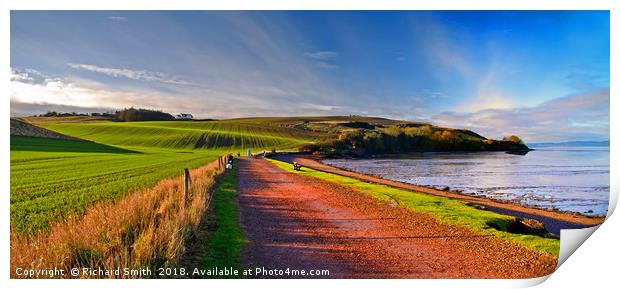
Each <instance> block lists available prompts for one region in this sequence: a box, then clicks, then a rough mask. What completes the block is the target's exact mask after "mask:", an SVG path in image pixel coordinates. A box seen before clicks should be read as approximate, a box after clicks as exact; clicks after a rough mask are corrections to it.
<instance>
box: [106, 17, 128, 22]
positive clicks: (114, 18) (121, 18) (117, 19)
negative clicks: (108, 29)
mask: <svg viewBox="0 0 620 289" xmlns="http://www.w3.org/2000/svg"><path fill="white" fill-rule="evenodd" d="M108 19H109V20H112V21H115V22H125V21H127V17H122V16H108Z"/></svg>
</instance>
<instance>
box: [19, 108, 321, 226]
mask: <svg viewBox="0 0 620 289" xmlns="http://www.w3.org/2000/svg"><path fill="white" fill-rule="evenodd" d="M35 121H39V123H38V124H39V125H40V126H42V127H45V128H47V129H51V130H54V131H57V132H60V133H63V134H66V135H70V136H74V137H79V138H82V139H85V140H89V141H91V142H84V141H69V140H55V139H47V138H32V137H18V136H11V184H10V186H11V194H10V195H11V196H10V199H11V226H12V227H13V229H14V230H15V231H17V232H20V233H26V232H32V233H34V232H36V231H38V230H41V229H44V230H45V229H47V228H48V227H49V221H53V220H61V219H63V218H65V217H67V216H69V215H81V214H83V213H84V211H85V209H86V208H87V207H88V206H89V205H91V204H92V203H94V202H98V201H112V200H114V199H116V198H119V197H122V196H124V195H125V194H126V193H127V192H130V191H132V190H135V189H140V188H145V187H149V186H152V185H154V184H156V183H157V181H158V180H160V179H163V178H168V177H173V176H177V175H180V174H181V172H182V170H183V168H194V167H198V166H200V165H202V164H205V163H208V162H210V161H212V160H215V159H216V158H217V157H218V156H219V155H222V154H225V153H229V152H231V153H236V152H240V153H244V152H245V150H246V149H247V148H252V149H253V151H255V152H256V151H262V150H264V149H271V148H276V149H278V150H281V149H293V148H295V147H297V146H299V145H300V144H303V143H308V142H312V141H314V140H315V139H316V138H317V137H318V135H317V134H313V133H311V132H308V131H303V130H299V129H295V128H290V127H286V126H277V125H272V126H269V125H265V124H263V123H260V122H256V123H254V122H252V121H242V120H238V121H234V120H233V121H209V122H179V121H171V122H131V123H122V122H110V121H90V120H88V119H86V120H80V121H71V122H59V121H53V120H50V119H47V118H36V119H34V120H32V122H35ZM35 123H36V122H35Z"/></svg>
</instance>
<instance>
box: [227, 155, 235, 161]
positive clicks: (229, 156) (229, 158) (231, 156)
mask: <svg viewBox="0 0 620 289" xmlns="http://www.w3.org/2000/svg"><path fill="white" fill-rule="evenodd" d="M227 158H228V159H227V162H228V163H232V161H233V159H234V157H233V154H232V153H230V154H228V156H227Z"/></svg>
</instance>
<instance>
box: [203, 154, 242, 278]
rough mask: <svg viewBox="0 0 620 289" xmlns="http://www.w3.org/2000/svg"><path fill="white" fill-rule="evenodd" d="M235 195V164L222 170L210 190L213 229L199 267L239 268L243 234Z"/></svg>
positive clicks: (240, 269)
mask: <svg viewBox="0 0 620 289" xmlns="http://www.w3.org/2000/svg"><path fill="white" fill-rule="evenodd" d="M236 196H237V165H235V166H234V169H232V170H230V171H229V172H227V173H226V176H225V177H224V178H223V179H222V181H221V182H220V185H219V187H218V188H217V190H216V191H215V194H214V200H213V202H214V211H215V230H214V231H213V233H212V234H211V235H210V237H209V241H208V246H207V248H208V253H207V255H206V256H205V257H204V259H203V261H202V264H201V265H202V267H203V268H205V269H207V270H209V269H212V268H215V267H217V268H224V267H232V268H233V269H237V270H239V272H241V271H242V268H241V261H240V256H241V249H243V246H244V245H245V242H246V240H245V238H244V237H243V233H242V232H241V227H240V226H239V209H238V208H237V204H236V202H235V198H236ZM205 277H207V278H238V276H212V277H209V276H205Z"/></svg>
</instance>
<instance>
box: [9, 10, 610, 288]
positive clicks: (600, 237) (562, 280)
mask: <svg viewBox="0 0 620 289" xmlns="http://www.w3.org/2000/svg"><path fill="white" fill-rule="evenodd" d="M0 5H1V6H2V8H3V9H2V10H3V11H2V12H3V13H2V16H1V17H2V21H1V27H2V34H3V36H4V39H5V41H4V45H2V52H3V57H2V58H1V60H0V61H1V62H2V66H3V67H4V73H3V77H4V78H2V79H3V83H4V85H3V86H2V87H3V88H4V90H5V92H8V89H9V87H10V86H9V82H10V76H9V67H10V10H610V11H611V12H610V17H611V27H610V29H611V30H610V32H611V49H610V79H611V83H610V93H611V100H610V106H611V108H610V110H611V111H610V117H611V134H610V137H611V155H610V157H611V158H610V161H611V167H610V169H611V171H610V172H611V191H612V193H611V198H610V204H611V205H610V210H609V214H611V212H612V211H613V209H614V208H615V204H616V202H617V199H618V180H620V174H619V172H618V169H619V168H620V167H619V164H620V154H619V153H618V149H619V146H618V144H619V141H620V140H619V137H620V136H619V135H618V132H619V130H618V129H619V126H618V121H619V119H620V118H619V116H618V115H619V113H620V112H619V111H618V108H619V107H618V106H619V103H618V99H617V96H618V94H619V91H618V87H617V85H616V83H615V82H614V80H617V79H618V76H619V75H618V68H620V62H619V61H620V59H619V58H618V52H619V51H620V47H619V46H618V41H619V37H620V35H619V34H618V33H619V31H618V30H619V28H620V19H619V13H620V10H619V6H620V1H617V0H586V1H571V0H513V1H511V2H510V3H508V1H495V0H468V1H464V0H434V1H432V0H428V1H424V2H422V1H421V0H420V1H407V0H384V1H381V0H332V1H328V0H269V1H257V0H255V1H247V0H246V1H243V0H228V1H207V0H203V1H200V0H167V1H164V0H160V1H157V0H155V1H154V0H150V1H149V0H130V1H127V0H108V1H105V3H104V2H95V1H84V0H55V1H49V0H47V1H46V0H19V1H10V0H8V1H1V4H0ZM0 110H1V112H2V115H3V116H4V117H5V119H6V118H8V117H9V115H10V104H9V98H8V97H6V98H5V105H2V106H0ZM8 130H9V127H8V126H7V125H4V126H1V128H0V136H2V137H1V139H2V146H3V149H2V151H0V153H1V154H2V156H3V160H4V164H3V166H2V175H1V177H2V184H4V188H5V189H4V194H3V200H2V202H0V208H1V210H0V211H1V212H2V213H3V216H2V217H0V224H1V226H2V228H3V230H4V233H3V234H0V243H1V245H0V257H1V259H0V282H1V284H3V286H2V287H3V288H37V287H44V288H84V287H88V288H109V287H112V286H120V287H128V285H129V286H140V287H142V286H145V287H146V286H149V287H152V288H170V287H175V286H178V285H179V284H178V282H183V284H182V285H183V286H195V287H204V286H213V287H214V288H219V287H228V286H231V285H233V286H240V287H253V288H274V287H276V288H287V287H291V286H295V287H297V288H316V287H317V286H330V287H331V286H334V287H335V286H351V287H353V286H354V287H357V288H377V287H386V286H390V287H409V288H419V287H422V286H423V288H448V287H458V288H477V289H478V288H494V289H496V288H518V287H527V286H533V285H536V284H540V283H541V282H543V281H545V280H546V279H547V277H548V276H547V277H542V278H536V279H526V280H445V279H442V280H418V279H404V280H401V279H398V280H363V279H357V280H304V281H299V280H11V279H10V278H9V276H10V275H9V273H10V272H9V270H10V266H9V263H10V258H9V249H10V248H9V234H8V232H9V229H8V228H9V219H10V213H9V211H10V210H9V204H10V199H9V191H10V185H9V182H10V180H9V177H10V163H9V159H10V154H9V131H8ZM619 228H620V221H619V220H618V217H612V218H610V219H608V220H607V221H605V223H604V224H603V225H602V226H601V228H600V230H598V231H597V232H596V233H595V234H594V235H593V236H594V237H592V238H591V239H592V240H589V241H587V242H586V245H585V246H582V248H581V249H579V250H577V251H576V252H575V254H573V256H572V257H571V258H569V259H568V261H566V262H565V263H564V265H562V267H560V268H559V269H558V270H557V271H556V273H554V274H552V277H551V278H550V279H549V282H546V283H545V284H543V285H542V287H543V288H560V287H564V286H570V287H580V288H584V287H590V288H591V287H594V288H605V287H609V284H615V283H616V282H617V279H616V278H615V276H616V275H615V274H617V272H616V270H614V268H617V267H616V266H617V265H618V259H619V253H618V251H619V250H618V239H619V238H618V237H619V235H620V233H619Z"/></svg>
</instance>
